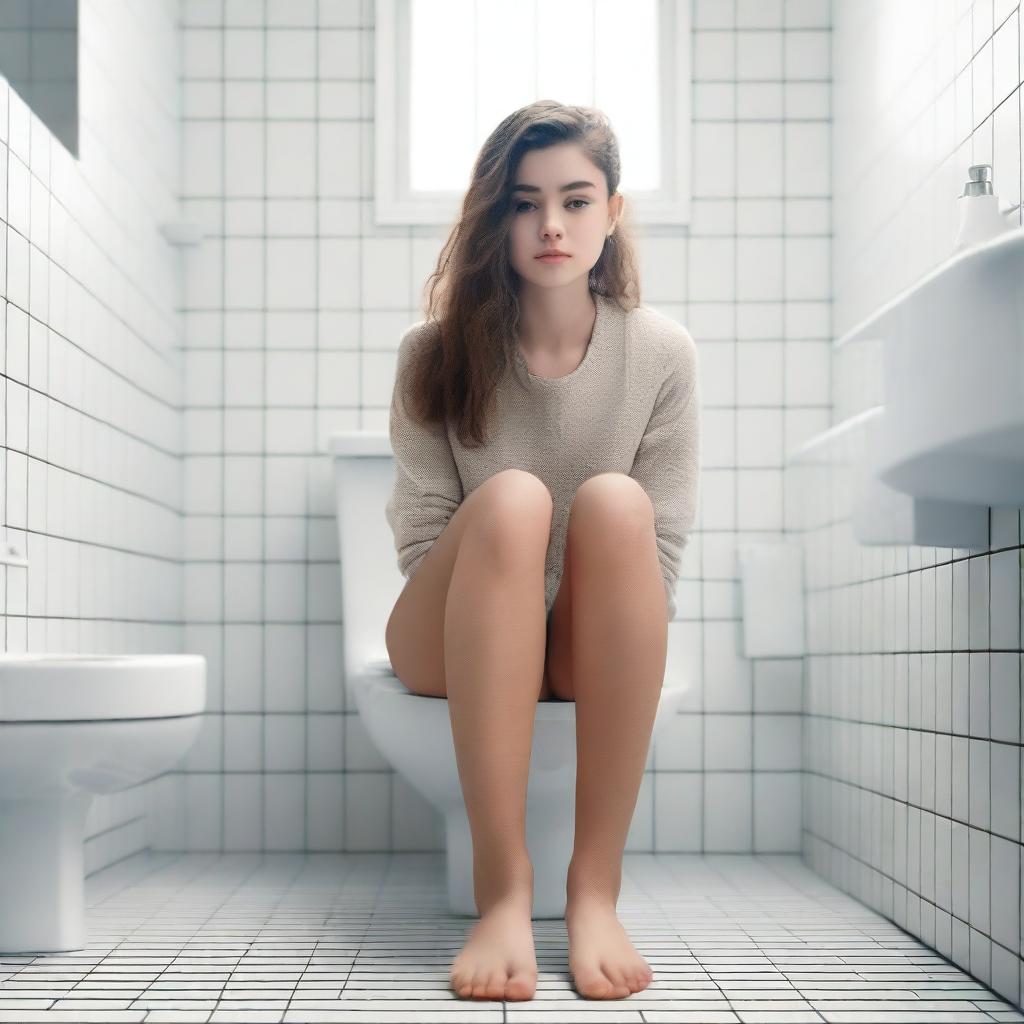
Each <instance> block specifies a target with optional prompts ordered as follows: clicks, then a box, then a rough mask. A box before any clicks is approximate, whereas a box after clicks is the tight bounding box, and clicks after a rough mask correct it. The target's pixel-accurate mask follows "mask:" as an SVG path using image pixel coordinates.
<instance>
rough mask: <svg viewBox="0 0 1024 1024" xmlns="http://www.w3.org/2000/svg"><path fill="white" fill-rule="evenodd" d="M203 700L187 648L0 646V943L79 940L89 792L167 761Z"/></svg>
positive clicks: (18, 945)
mask: <svg viewBox="0 0 1024 1024" xmlns="http://www.w3.org/2000/svg"><path fill="white" fill-rule="evenodd" d="M205 705H206V660H205V658H203V657H201V656H199V655H195V654H160V655H153V654H138V655H132V654H128V655H96V654H54V655H44V654H0V953H37V952H58V951H66V950H72V949H81V948H82V947H83V946H84V945H85V941H86V934H85V904H84V893H83V880H84V879H83V863H82V844H83V838H84V828H85V818H86V814H87V813H88V810H89V805H90V804H91V803H92V799H93V795H94V794H96V793H112V792H116V791H118V790H122V789H127V788H129V787H131V786H135V785H138V784H139V783H140V782H144V781H146V780H147V779H150V778H154V777H155V776H157V775H160V774H161V773H163V772H165V771H166V770H167V769H168V768H172V767H173V766H174V765H175V764H177V763H178V762H179V761H180V760H181V758H182V757H183V756H184V755H185V754H186V752H187V751H188V749H189V748H190V747H191V746H192V744H193V743H194V742H195V739H196V737H197V736H198V734H199V729H200V725H201V722H202V712H203V710H204V708H205Z"/></svg>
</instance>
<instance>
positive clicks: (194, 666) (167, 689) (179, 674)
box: [0, 653, 206, 722]
mask: <svg viewBox="0 0 1024 1024" xmlns="http://www.w3.org/2000/svg"><path fill="white" fill-rule="evenodd" d="M205 669H206V660H205V658H203V657H202V655H198V654H32V653H20V654H0V722H95V721H112V720H115V719H127V718H174V717H178V716H182V715H198V714H201V713H202V711H203V710H204V708H205V704H206V671H205Z"/></svg>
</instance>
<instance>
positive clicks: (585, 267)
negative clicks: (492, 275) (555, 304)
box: [510, 142, 623, 288]
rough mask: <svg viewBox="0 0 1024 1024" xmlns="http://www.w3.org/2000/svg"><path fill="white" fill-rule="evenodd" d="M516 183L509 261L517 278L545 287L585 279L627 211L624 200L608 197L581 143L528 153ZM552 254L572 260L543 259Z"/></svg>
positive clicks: (606, 186) (601, 172)
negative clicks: (618, 221) (613, 227)
mask: <svg viewBox="0 0 1024 1024" xmlns="http://www.w3.org/2000/svg"><path fill="white" fill-rule="evenodd" d="M586 183H589V184H586ZM512 184H513V192H512V199H511V206H512V232H511V254H510V258H511V262H512V267H513V269H514V270H515V271H516V273H517V274H518V275H519V276H520V278H522V279H523V281H524V283H528V284H532V285H536V286H538V287H540V288H564V287H565V286H566V285H568V284H571V283H572V282H575V281H577V280H578V279H579V278H581V277H583V278H584V279H586V278H587V275H589V273H590V271H591V268H592V267H593V266H594V264H595V263H597V261H598V259H599V257H600V256H601V250H602V249H603V248H604V244H605V239H606V238H607V237H608V234H609V231H610V230H611V229H612V226H613V225H614V223H615V221H616V219H617V218H618V216H619V215H620V213H621V211H622V203H623V199H622V196H621V195H619V194H618V193H617V194H616V195H614V196H611V197H609V196H608V194H607V193H608V183H607V181H606V180H605V176H604V172H603V171H602V170H601V169H600V168H599V167H597V166H596V165H595V164H593V163H592V162H591V161H590V160H589V159H588V158H587V157H586V156H585V155H584V153H583V150H582V149H580V147H579V146H578V145H577V144H575V143H572V142H560V143H558V144H556V145H554V146H548V147H546V148H545V149H531V150H529V151H528V152H527V153H526V154H525V155H524V156H523V158H522V159H521V160H520V161H519V167H518V169H517V171H516V176H515V179H514V181H513V183H512ZM567 185H571V186H572V187H571V188H566V186H567ZM547 249H558V250H560V251H561V252H564V253H567V254H568V259H560V260H542V259H538V258H537V257H538V256H539V255H540V254H541V253H542V252H544V251H545V250H547Z"/></svg>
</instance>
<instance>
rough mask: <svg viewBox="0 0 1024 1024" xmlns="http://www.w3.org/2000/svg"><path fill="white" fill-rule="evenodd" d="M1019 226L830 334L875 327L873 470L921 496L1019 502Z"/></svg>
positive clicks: (1023, 233) (1023, 439)
mask: <svg viewBox="0 0 1024 1024" xmlns="http://www.w3.org/2000/svg"><path fill="white" fill-rule="evenodd" d="M1022 282H1024V228H1021V229H1014V230H1012V231H1008V232H1006V233H1005V234H1002V235H1000V236H998V237H997V238H995V239H993V240H991V241H989V242H986V243H984V244H983V245H979V246H976V247H974V248H972V249H968V250H966V251H964V252H961V253H958V254H957V255H956V256H953V257H952V258H950V259H948V260H946V261H945V262H944V263H942V264H940V266H938V267H937V268H936V269H935V270H933V271H932V272H931V273H929V274H927V275H926V276H925V277H923V278H922V279H921V280H920V281H918V282H917V283H916V284H915V285H913V286H912V287H910V288H908V289H906V290H905V291H903V292H901V293H900V294H899V295H897V296H896V297H895V298H893V299H892V300H891V301H890V302H888V303H886V305H884V306H883V307H882V308H881V309H879V310H878V311H877V312H876V313H874V314H873V315H872V316H870V317H868V318H867V319H866V320H865V321H863V322H862V323H861V324H860V325H858V326H857V327H856V328H855V329H854V330H852V331H850V332H848V333H847V334H846V335H845V336H844V337H843V338H840V339H839V341H838V342H837V343H836V345H837V347H838V346H839V345H843V344H847V343H849V342H851V341H858V340H863V339H881V341H882V343H883V344H882V353H883V366H884V371H883V372H884V391H885V403H884V404H885V416H884V417H883V418H882V420H881V423H880V424H879V426H880V431H879V433H880V436H879V444H878V458H877V461H876V469H877V473H878V478H879V479H880V480H881V481H882V482H883V483H885V484H888V485H889V486H890V487H893V488H895V489H896V490H898V491H902V492H903V493H905V494H910V495H913V496H914V497H917V498H934V499H945V500H947V501H953V502H962V503H965V504H970V505H975V506H983V507H988V506H992V505H995V506H999V505H1009V506H1011V507H1014V508H1016V507H1019V506H1020V505H1024V286H1022Z"/></svg>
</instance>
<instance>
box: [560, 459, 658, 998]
mask: <svg viewBox="0 0 1024 1024" xmlns="http://www.w3.org/2000/svg"><path fill="white" fill-rule="evenodd" d="M571 518H572V529H573V530H574V531H575V533H574V535H573V538H572V541H573V550H572V608H573V617H572V680H573V687H574V693H575V698H576V766H577V767H576V835H575V842H574V845H573V856H572V861H571V863H570V865H569V874H568V879H567V883H566V912H565V920H566V926H567V928H568V932H569V965H570V969H571V971H572V974H573V979H574V982H575V985H576V988H577V990H578V991H579V993H580V995H582V996H585V997H589V998H597V999H602V998H619V997H625V996H627V995H629V994H630V993H631V992H636V991H639V990H640V989H643V988H645V987H646V986H647V985H648V984H649V983H650V981H651V978H652V977H653V973H652V972H651V969H650V967H649V966H648V964H647V961H646V960H644V958H643V957H642V956H641V955H640V954H639V953H638V952H637V951H636V949H635V948H634V947H633V944H632V942H630V939H629V936H628V935H627V934H626V932H625V929H623V927H622V925H621V924H620V923H619V920H618V917H617V916H616V913H615V907H616V903H617V901H618V897H619V887H620V884H621V880H622V855H623V852H624V850H625V846H626V837H627V834H628V832H629V825H630V821H631V819H632V817H633V811H634V809H635V807H636V799H637V795H638V793H639V791H640V783H641V780H642V777H643V771H644V764H645V762H646V760H647V753H648V748H649V746H650V740H651V731H652V729H653V726H654V718H655V714H656V712H657V710H658V701H659V698H660V695H661V686H662V681H663V679H664V676H665V658H666V652H667V644H668V604H667V600H666V596H665V585H664V583H663V581H662V577H661V570H660V568H659V564H658V553H657V546H656V543H655V533H654V512H653V509H652V507H651V503H650V499H649V498H648V497H647V495H646V493H645V492H644V491H643V489H642V488H641V487H640V485H639V484H637V483H636V482H635V481H633V480H631V479H630V478H629V477H626V476H624V475H623V474H603V475H600V476H597V477H592V478H591V479H590V480H588V481H586V482H585V483H584V484H583V485H582V486H581V488H580V489H579V491H578V492H577V495H576V499H575V502H574V505H573V512H572V517H571Z"/></svg>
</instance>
